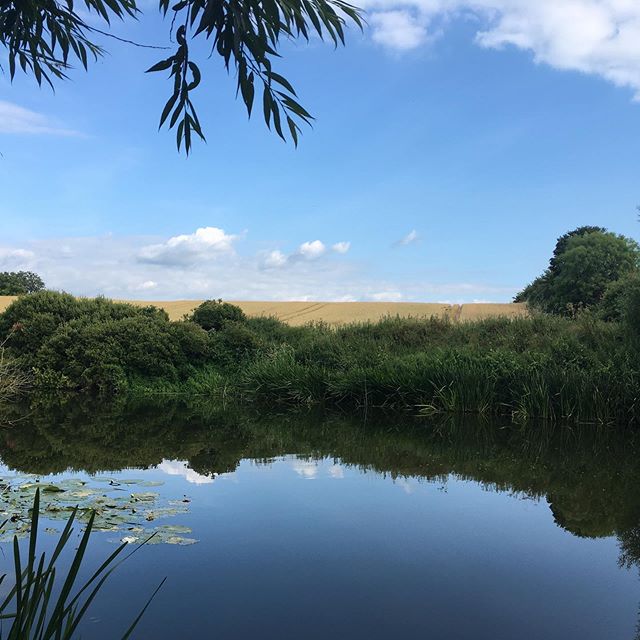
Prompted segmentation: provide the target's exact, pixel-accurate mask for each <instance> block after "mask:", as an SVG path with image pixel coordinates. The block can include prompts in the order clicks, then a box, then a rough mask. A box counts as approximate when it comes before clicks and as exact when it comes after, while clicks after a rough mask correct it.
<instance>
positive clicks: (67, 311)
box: [0, 291, 210, 393]
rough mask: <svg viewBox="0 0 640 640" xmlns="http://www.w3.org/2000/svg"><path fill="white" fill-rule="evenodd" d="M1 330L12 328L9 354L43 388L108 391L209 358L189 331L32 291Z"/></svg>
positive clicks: (144, 313)
mask: <svg viewBox="0 0 640 640" xmlns="http://www.w3.org/2000/svg"><path fill="white" fill-rule="evenodd" d="M7 326H8V327H13V329H14V331H13V335H12V338H11V341H10V343H9V344H8V347H9V350H10V352H11V354H12V355H13V356H14V357H15V358H16V359H17V361H18V362H19V363H20V364H21V366H22V368H23V369H24V370H32V371H33V372H34V373H35V380H36V383H39V384H40V385H43V386H45V385H46V386H55V387H70V388H73V389H81V390H84V391H92V392H108V393H115V392H118V391H122V390H123V389H124V388H126V386H127V384H128V382H130V381H131V380H132V379H135V378H152V379H164V380H168V381H178V380H180V379H184V378H186V377H187V376H188V375H189V374H191V373H192V372H193V371H194V368H195V367H197V366H199V365H202V364H204V363H205V362H206V361H207V358H208V356H209V354H210V344H209V338H208V335H207V333H206V331H204V330H203V329H202V328H200V327H198V326H197V325H195V324H193V323H185V322H175V323H172V322H170V321H169V318H168V316H167V314H166V313H165V312H164V311H161V310H159V309H155V308H154V307H137V306H133V305H129V304H122V303H114V302H111V301H109V300H106V299H104V298H96V299H92V300H90V299H76V298H74V297H73V296H70V295H68V294H62V293H54V292H50V291H48V292H42V293H36V294H33V295H30V296H27V297H25V298H21V299H19V300H17V301H16V302H14V303H13V304H12V305H11V306H10V307H9V308H8V309H7V310H6V311H5V313H4V314H2V315H0V327H3V328H4V327H7Z"/></svg>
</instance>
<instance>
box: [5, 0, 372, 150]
mask: <svg viewBox="0 0 640 640" xmlns="http://www.w3.org/2000/svg"><path fill="white" fill-rule="evenodd" d="M76 4H77V5H84V6H82V7H81V8H79V7H78V8H77V7H76ZM76 4H74V2H73V0H8V1H6V2H1V3H0V44H1V45H3V46H4V47H5V48H6V50H7V53H8V63H9V74H10V77H11V79H13V77H14V75H15V73H16V69H17V67H18V66H19V67H20V68H21V69H22V71H23V72H25V73H26V74H29V75H33V76H34V78H35V80H36V82H37V83H38V84H39V85H40V84H42V82H43V81H44V82H46V83H48V84H50V85H51V86H52V87H53V81H55V80H61V79H64V78H66V77H67V72H68V70H69V69H70V68H71V66H72V60H74V59H75V60H76V61H78V62H80V63H81V65H82V66H83V67H84V68H85V69H87V68H88V64H89V61H90V60H91V59H94V60H95V59H97V58H98V57H99V56H101V55H103V54H104V50H103V48H102V47H101V46H100V45H99V44H97V42H96V41H95V36H96V35H100V34H101V35H104V36H109V37H112V38H115V39H117V40H122V39H121V38H118V37H117V36H115V35H114V34H112V33H109V32H108V31H103V30H101V29H99V28H97V27H96V26H95V24H97V23H100V22H101V23H102V24H103V25H104V27H105V28H106V29H109V28H110V26H111V21H112V20H113V19H114V18H116V19H120V20H125V19H134V18H137V17H138V16H139V15H141V12H140V9H139V8H138V6H137V3H136V0H84V2H82V3H76ZM159 9H160V11H161V12H162V13H163V14H164V15H165V16H166V15H167V14H169V15H170V16H171V23H170V24H171V27H170V35H171V36H173V35H174V27H175V42H176V49H175V52H174V53H173V54H172V55H171V56H169V57H168V58H166V59H164V60H161V61H160V62H158V63H157V64H155V65H154V66H152V67H151V68H150V69H148V71H150V72H161V71H168V72H169V78H170V80H171V82H172V87H173V88H172V92H171V95H170V97H169V99H168V100H167V103H166V104H165V106H164V108H163V110H162V114H161V116H160V126H161V127H162V126H163V125H164V124H165V123H167V122H168V126H169V128H175V129H176V140H177V145H178V149H180V146H181V144H182V143H183V142H184V147H185V150H186V152H187V153H189V151H190V149H191V138H192V134H195V135H197V136H199V137H200V138H201V139H203V140H204V134H203V131H202V127H201V125H200V121H199V119H198V116H197V114H196V110H195V107H194V104H193V101H192V99H191V96H192V92H193V91H194V90H195V89H196V88H197V87H198V85H199V84H200V80H201V77H202V74H201V71H200V68H199V66H198V65H197V63H196V62H195V60H194V59H193V58H192V57H191V55H190V48H189V45H190V43H191V41H193V40H194V39H196V38H198V39H199V40H202V39H204V40H206V41H209V42H210V51H211V55H214V54H217V55H218V56H219V57H220V58H222V60H223V62H224V65H225V67H226V68H227V70H229V69H230V68H231V67H233V68H234V70H235V72H236V74H237V93H239V94H240V95H241V96H242V100H243V101H244V104H245V106H246V109H247V113H248V115H249V117H250V116H251V112H252V108H253V104H254V97H255V93H256V88H257V89H259V90H261V91H262V100H261V101H262V112H263V116H264V120H265V123H266V125H267V126H268V127H269V128H271V126H273V129H274V130H275V132H276V133H277V134H278V135H279V136H280V137H281V138H282V139H283V140H284V139H286V136H287V135H288V136H290V138H291V139H292V140H293V142H294V144H296V145H297V143H298V135H299V133H300V132H301V128H300V124H301V123H307V124H310V122H311V120H312V116H311V115H310V114H309V112H308V111H306V110H305V109H304V107H302V106H301V105H300V103H299V102H298V100H297V96H296V92H295V90H294V88H293V86H292V85H291V83H290V82H289V81H288V80H287V79H286V78H284V77H283V76H281V75H280V74H278V73H277V72H276V71H274V69H273V67H272V61H273V59H274V58H277V57H279V53H278V46H279V44H280V42H281V40H282V39H291V38H303V39H305V40H309V37H310V36H311V35H312V33H315V34H316V35H317V36H319V37H320V38H321V39H323V40H325V39H329V40H331V41H332V42H333V43H334V45H335V46H337V45H338V44H344V28H345V25H346V21H347V20H349V21H351V22H353V23H355V24H356V25H358V26H359V27H362V24H363V23H362V18H361V14H360V11H359V9H357V8H356V7H354V6H352V5H351V4H349V3H347V2H344V0H236V1H234V2H229V1H228V0H177V2H176V3H175V4H173V5H172V4H171V3H170V1H169V0H159ZM89 16H90V17H89ZM125 42H129V41H125ZM129 43H130V44H137V43H131V42H129ZM138 46H145V45H138ZM160 48H162V47H160Z"/></svg>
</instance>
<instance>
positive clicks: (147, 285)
mask: <svg viewBox="0 0 640 640" xmlns="http://www.w3.org/2000/svg"><path fill="white" fill-rule="evenodd" d="M130 288H131V291H151V289H157V288H158V283H157V282H154V281H153V280H145V281H144V282H141V283H140V284H138V285H133V286H132V287H130Z"/></svg>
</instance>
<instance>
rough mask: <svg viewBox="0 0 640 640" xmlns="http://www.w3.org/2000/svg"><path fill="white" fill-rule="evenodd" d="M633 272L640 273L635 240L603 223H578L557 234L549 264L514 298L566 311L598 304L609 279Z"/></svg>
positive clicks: (639, 261) (639, 259)
mask: <svg viewBox="0 0 640 640" xmlns="http://www.w3.org/2000/svg"><path fill="white" fill-rule="evenodd" d="M634 273H640V247H639V246H638V244H637V243H636V242H635V241H634V240H632V239H630V238H626V237H625V236H622V235H616V234H615V233H611V232H608V231H607V230H606V229H603V228H602V227H579V228H578V229H575V230H574V231H571V232H569V233H566V234H565V235H563V236H561V237H560V238H558V242H557V243H556V247H555V250H554V252H553V255H552V257H551V259H550V261H549V267H548V268H547V269H546V271H545V272H544V273H543V274H542V275H541V276H539V277H538V278H536V279H535V280H534V281H533V282H532V283H531V284H530V285H528V286H527V287H525V289H524V290H523V291H521V292H520V293H519V294H518V295H517V296H516V297H515V301H516V302H528V303H529V304H530V305H532V306H533V307H537V308H539V309H541V310H543V311H547V312H550V313H558V314H565V313H568V312H570V311H571V310H572V309H577V308H586V307H593V306H596V305H598V304H600V303H601V302H602V300H603V297H604V295H605V292H606V291H607V289H608V287H610V286H611V284H612V283H614V282H616V281H618V280H620V279H621V278H624V277H627V276H629V275H631V274H634Z"/></svg>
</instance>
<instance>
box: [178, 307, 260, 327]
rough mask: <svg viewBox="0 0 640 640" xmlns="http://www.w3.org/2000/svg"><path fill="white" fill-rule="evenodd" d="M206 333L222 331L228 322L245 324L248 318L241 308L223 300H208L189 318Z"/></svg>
mask: <svg viewBox="0 0 640 640" xmlns="http://www.w3.org/2000/svg"><path fill="white" fill-rule="evenodd" d="M188 319H189V320H191V321H192V322H195V323H196V324H197V325H200V326H201V327H202V328H203V329H204V330H205V331H220V329H222V327H223V326H224V324H225V323H226V322H244V321H245V320H246V319H247V317H246V316H245V314H244V311H242V309H241V308H240V307H237V306H236V305H234V304H229V303H228V302H222V300H207V301H206V302H203V303H202V304H201V305H200V306H199V307H197V308H196V309H195V310H194V311H193V313H192V314H191V316H190V317H189V318H188Z"/></svg>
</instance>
